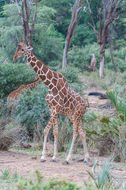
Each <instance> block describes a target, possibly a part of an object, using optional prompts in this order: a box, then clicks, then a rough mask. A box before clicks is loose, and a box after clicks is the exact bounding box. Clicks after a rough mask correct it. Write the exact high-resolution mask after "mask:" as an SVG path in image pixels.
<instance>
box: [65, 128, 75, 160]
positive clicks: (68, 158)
mask: <svg viewBox="0 0 126 190" xmlns="http://www.w3.org/2000/svg"><path fill="white" fill-rule="evenodd" d="M77 128H78V127H77V125H75V126H74V131H73V139H72V143H71V147H70V150H69V153H68V156H67V158H66V162H67V163H68V162H69V160H70V159H71V156H72V150H73V147H74V143H75V140H76V138H77V135H78V131H77Z"/></svg>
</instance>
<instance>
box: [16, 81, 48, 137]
mask: <svg viewBox="0 0 126 190" xmlns="http://www.w3.org/2000/svg"><path fill="white" fill-rule="evenodd" d="M46 94H47V88H46V87H45V86H44V85H42V83H40V84H38V85H37V86H36V87H35V88H34V89H33V90H24V92H23V93H22V94H21V96H20V98H19V99H18V101H17V103H16V107H15V110H14V113H13V117H14V118H16V119H17V120H19V121H20V122H21V124H22V125H23V126H24V128H25V129H26V132H27V133H28V134H29V136H30V137H32V138H33V135H34V132H35V126H36V125H37V123H39V124H40V126H41V127H40V129H41V131H40V132H42V130H43V128H44V127H45V126H46V125H47V123H48V120H49V117H50V113H49V109H48V105H47V103H46V100H45V96H46Z"/></svg>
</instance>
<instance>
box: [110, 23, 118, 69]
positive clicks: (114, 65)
mask: <svg viewBox="0 0 126 190" xmlns="http://www.w3.org/2000/svg"><path fill="white" fill-rule="evenodd" d="M113 33H114V29H113V25H112V24H110V27H109V28H108V43H109V50H110V56H111V60H112V64H113V69H114V71H115V72H117V68H116V64H115V61H114V56H113V36H112V34H113Z"/></svg>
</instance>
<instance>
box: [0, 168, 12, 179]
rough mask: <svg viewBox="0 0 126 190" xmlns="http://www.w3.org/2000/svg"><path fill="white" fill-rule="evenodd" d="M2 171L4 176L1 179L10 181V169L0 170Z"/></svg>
mask: <svg viewBox="0 0 126 190" xmlns="http://www.w3.org/2000/svg"><path fill="white" fill-rule="evenodd" d="M0 171H1V174H2V175H1V176H0V177H1V178H2V179H8V178H9V175H10V174H9V170H8V169H5V170H0Z"/></svg>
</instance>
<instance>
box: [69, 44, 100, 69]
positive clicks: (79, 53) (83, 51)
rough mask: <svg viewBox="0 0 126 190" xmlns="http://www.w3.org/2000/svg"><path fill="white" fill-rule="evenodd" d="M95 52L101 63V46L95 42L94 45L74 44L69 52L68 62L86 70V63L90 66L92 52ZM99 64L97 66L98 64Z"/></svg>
mask: <svg viewBox="0 0 126 190" xmlns="http://www.w3.org/2000/svg"><path fill="white" fill-rule="evenodd" d="M92 53H94V54H95V56H96V59H97V62H98V63H99V46H98V45H97V44H96V43H94V44H93V45H86V46H85V47H82V48H79V47H76V46H74V47H73V48H72V49H71V50H70V51H69V54H68V63H69V64H70V65H71V66H74V67H77V68H79V69H80V70H81V71H84V65H87V66H90V62H91V58H92V56H91V54H92ZM98 65H99V64H97V65H96V66H98Z"/></svg>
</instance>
